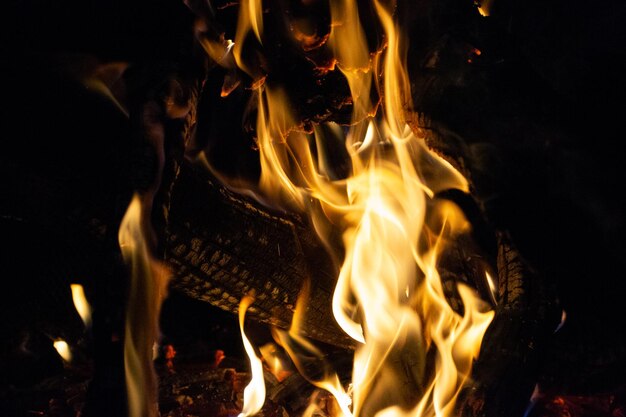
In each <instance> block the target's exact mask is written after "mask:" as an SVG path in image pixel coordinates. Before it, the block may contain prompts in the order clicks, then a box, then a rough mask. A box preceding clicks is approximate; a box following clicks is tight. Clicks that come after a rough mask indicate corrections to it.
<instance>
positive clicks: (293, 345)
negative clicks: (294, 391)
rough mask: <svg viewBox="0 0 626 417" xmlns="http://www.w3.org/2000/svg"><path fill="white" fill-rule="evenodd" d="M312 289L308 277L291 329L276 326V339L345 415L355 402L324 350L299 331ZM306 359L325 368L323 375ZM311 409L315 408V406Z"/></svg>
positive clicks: (274, 333)
mask: <svg viewBox="0 0 626 417" xmlns="http://www.w3.org/2000/svg"><path fill="white" fill-rule="evenodd" d="M310 290H311V284H310V281H308V280H307V281H305V283H304V285H303V288H302V291H301V292H300V295H299V296H298V301H297V302H296V309H295V313H294V316H293V319H292V322H291V327H290V328H289V331H288V332H285V331H283V330H280V329H277V328H273V329H272V334H273V335H274V339H276V341H277V342H278V343H279V344H280V345H281V346H282V347H283V348H284V349H285V351H287V353H288V354H289V357H291V359H292V360H293V362H294V364H295V365H296V368H297V369H298V372H300V374H301V375H302V376H303V377H304V378H306V379H307V380H308V381H309V382H310V383H311V384H313V385H314V386H316V387H317V388H321V389H323V390H326V391H328V392H329V393H331V394H332V395H333V396H334V397H335V399H336V400H337V404H338V406H339V409H340V410H341V414H342V415H344V416H351V415H352V413H351V411H350V408H349V407H350V405H351V404H352V399H351V398H350V396H349V395H348V394H347V393H346V391H345V390H344V389H343V386H342V385H341V381H340V380H339V376H338V375H337V374H336V373H335V372H334V371H333V370H332V369H331V367H330V365H329V364H328V362H327V361H326V360H325V359H324V355H323V353H322V352H321V351H320V350H319V349H318V348H317V347H315V346H314V345H313V344H312V343H311V342H309V341H308V340H306V339H305V338H304V337H302V336H301V334H300V329H301V326H302V324H303V323H304V312H305V311H306V303H307V300H308V298H309V294H310ZM307 363H314V364H315V365H316V366H315V369H321V370H322V378H321V379H314V378H312V377H311V376H310V375H308V372H307V366H306V365H307ZM309 412H312V408H311V410H309Z"/></svg>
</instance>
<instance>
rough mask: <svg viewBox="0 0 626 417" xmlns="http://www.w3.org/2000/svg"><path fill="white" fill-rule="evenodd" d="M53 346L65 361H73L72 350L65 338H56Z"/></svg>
mask: <svg viewBox="0 0 626 417" xmlns="http://www.w3.org/2000/svg"><path fill="white" fill-rule="evenodd" d="M53 346H54V348H55V349H56V351H57V352H58V353H59V356H61V357H62V358H63V360H64V361H65V362H71V361H72V352H71V350H70V347H69V345H68V344H67V342H66V341H65V340H61V339H59V340H55V341H54V343H53Z"/></svg>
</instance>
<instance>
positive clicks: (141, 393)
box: [118, 194, 169, 417]
mask: <svg viewBox="0 0 626 417" xmlns="http://www.w3.org/2000/svg"><path fill="white" fill-rule="evenodd" d="M143 204H145V203H143V202H142V199H141V197H140V196H139V195H137V194H135V195H134V196H133V199H132V200H131V202H130V204H129V206H128V209H127V210H126V214H125V215H124V218H123V219H122V223H121V225H120V229H119V235H118V239H119V244H120V248H121V250H122V255H123V256H124V260H125V261H126V263H127V264H128V265H129V267H130V270H131V277H130V286H129V294H128V308H127V312H126V329H125V333H124V367H125V371H126V389H127V392H128V408H129V416H130V417H157V416H158V407H157V378H156V375H155V372H154V367H153V364H152V358H153V347H154V344H155V343H156V342H157V341H158V336H159V313H160V309H161V303H162V301H163V298H164V297H165V294H166V289H167V283H168V280H169V274H168V271H167V269H166V268H165V267H164V266H163V265H162V264H160V263H159V262H158V261H156V260H155V259H154V258H153V257H152V255H151V252H150V246H149V244H148V240H147V237H146V234H147V230H146V224H147V223H146V219H144V218H143V213H144V211H145V210H144V209H143V207H142V206H143Z"/></svg>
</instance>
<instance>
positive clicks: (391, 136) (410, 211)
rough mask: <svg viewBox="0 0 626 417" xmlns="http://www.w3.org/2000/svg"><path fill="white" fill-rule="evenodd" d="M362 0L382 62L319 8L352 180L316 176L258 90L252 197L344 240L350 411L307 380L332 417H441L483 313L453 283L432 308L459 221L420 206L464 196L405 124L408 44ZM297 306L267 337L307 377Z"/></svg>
mask: <svg viewBox="0 0 626 417" xmlns="http://www.w3.org/2000/svg"><path fill="white" fill-rule="evenodd" d="M372 3H373V4H372V6H373V8H374V10H376V12H377V15H378V16H379V19H380V24H381V26H382V27H383V30H384V32H385V40H386V49H385V53H384V55H383V56H377V57H372V56H371V55H370V54H369V52H368V47H367V42H366V40H365V36H364V30H363V28H362V27H361V23H360V20H359V15H358V6H357V2H356V0H337V1H332V2H330V8H331V18H332V30H331V34H330V37H329V41H328V44H329V47H330V48H332V51H333V53H334V56H335V59H336V60H337V67H338V68H339V69H340V70H341V71H342V73H343V74H344V75H345V77H346V79H347V82H348V85H349V87H350V91H351V94H352V103H353V116H352V124H351V126H350V128H349V131H348V132H347V133H346V134H345V137H344V140H345V144H346V149H347V152H348V155H349V157H350V162H351V166H352V173H351V175H350V176H349V177H348V178H346V179H343V180H333V179H331V178H329V177H328V176H327V175H325V173H326V172H329V171H330V167H328V166H326V165H325V161H324V158H323V146H320V145H321V144H323V142H324V140H325V138H324V136H323V134H322V130H321V129H317V130H316V131H315V134H314V135H309V134H306V133H305V132H300V131H298V130H297V129H295V128H294V126H296V125H297V124H296V123H295V122H294V118H293V116H292V114H291V112H290V104H289V101H288V98H287V95H286V94H285V93H284V92H283V91H281V90H280V89H279V88H277V87H270V86H268V85H259V86H258V87H257V93H258V94H257V97H258V109H259V111H258V119H257V135H258V136H257V140H258V144H259V150H260V157H261V168H262V173H261V180H260V188H261V189H262V190H263V192H264V193H265V194H266V195H267V196H269V197H272V198H275V199H279V200H280V201H282V202H284V203H288V204H291V205H295V206H297V207H299V208H300V209H302V210H306V211H307V212H308V213H309V214H310V216H311V219H312V222H313V225H314V226H315V228H316V231H317V232H318V234H319V235H320V238H321V239H322V240H323V241H324V242H329V241H330V239H328V235H329V231H331V230H332V229H333V228H339V230H340V231H341V233H342V236H343V239H342V241H343V247H342V248H339V250H338V251H337V254H336V255H337V257H339V256H342V257H343V262H342V266H341V270H340V273H339V276H338V279H337V285H336V288H335V292H334V295H333V300H332V307H333V313H334V315H335V318H336V320H337V322H338V323H339V325H340V326H341V328H342V329H343V330H344V331H345V333H346V334H348V335H349V336H350V337H352V338H353V339H354V340H355V341H356V342H357V343H358V347H357V349H356V352H355V356H354V366H353V375H352V395H353V397H352V401H350V399H349V398H348V397H347V394H346V392H345V390H344V389H343V387H342V386H341V384H340V383H339V379H338V377H337V375H336V374H335V373H333V372H332V371H327V372H324V374H325V377H324V379H323V380H321V381H320V380H313V379H310V381H311V382H312V383H313V384H314V385H316V386H318V387H320V388H323V389H326V390H327V391H329V392H330V393H332V394H333V395H334V396H335V397H336V399H337V402H338V404H339V410H338V413H339V414H340V415H343V416H359V415H377V416H385V417H386V416H388V415H394V416H404V415H411V416H437V417H443V416H451V415H453V413H454V407H455V403H456V399H457V396H458V395H459V393H460V391H461V389H462V388H463V386H464V384H465V382H466V381H467V379H468V378H469V375H470V373H471V367H472V363H473V361H474V360H475V359H476V357H477V355H478V351H479V349H480V343H481V340H482V337H483V334H484V332H485V330H486V329H487V326H488V325H489V323H490V321H491V319H492V317H493V312H491V311H486V310H487V306H486V304H485V303H483V302H482V301H481V300H480V299H479V298H478V297H477V296H476V295H475V292H474V291H473V290H471V289H470V288H468V287H465V286H459V288H458V291H459V295H460V297H461V299H462V301H463V304H464V305H463V310H464V312H463V314H462V315H461V314H459V313H457V312H455V311H454V310H453V309H452V308H451V307H450V305H449V304H448V302H447V300H446V298H445V295H444V292H443V286H442V283H441V279H440V276H439V273H438V271H437V263H438V258H439V255H440V254H441V252H442V251H443V250H444V248H445V243H446V242H447V241H449V240H451V239H454V238H455V235H456V234H458V233H459V232H461V231H464V230H465V228H466V227H467V221H466V220H465V219H464V217H463V215H462V213H461V211H460V210H459V209H458V208H456V206H454V205H453V204H440V205H435V204H432V201H433V196H434V195H435V194H436V193H438V192H440V191H443V190H446V189H459V190H462V191H465V192H467V191H468V184H467V181H466V180H465V178H463V176H462V175H461V174H460V173H459V172H458V171H456V170H455V169H454V168H453V167H452V166H451V165H450V164H449V163H447V162H446V161H445V160H443V159H441V158H440V157H438V156H437V155H435V154H434V153H432V152H430V151H429V150H428V149H427V148H426V146H425V143H424V140H423V138H420V137H418V136H416V134H415V133H414V132H413V131H412V129H410V127H409V126H408V125H407V123H406V119H407V117H406V114H405V111H406V110H407V109H410V108H411V107H412V104H411V91H410V83H409V78H408V74H407V72H406V64H405V61H406V50H407V45H406V43H405V42H404V39H403V38H402V37H401V35H400V32H399V28H398V27H397V25H396V23H395V21H394V17H393V15H392V13H391V12H390V11H389V9H388V7H387V6H386V5H384V4H383V3H380V2H379V1H377V0H372ZM240 13H241V14H240V17H241V16H244V15H245V14H246V13H249V12H248V11H246V9H245V8H244V10H242V11H241V12H240ZM244 19H245V16H244ZM246 25H247V26H245V27H246V28H249V27H250V26H251V25H253V23H252V22H247V23H246ZM246 30H249V29H246ZM257 35H258V34H257ZM244 70H245V68H244ZM251 75H253V74H251ZM381 77H382V78H381ZM372 86H374V87H376V88H378V89H379V93H380V94H379V95H380V96H381V97H383V101H382V106H381V108H380V109H378V106H377V105H374V104H372V102H371V98H370V97H371V94H370V92H371V88H372ZM330 130H331V131H334V132H336V133H337V134H342V131H341V129H337V128H335V127H332V126H331V127H330ZM314 148H315V149H314ZM313 149H314V150H313ZM314 155H317V156H318V157H314ZM319 156H322V157H319ZM329 247H332V245H329ZM307 291H308V289H307V288H305V289H304V291H303V294H306V292H307ZM304 297H305V298H306V295H304ZM298 304H299V305H298V307H297V309H296V315H295V316H294V324H293V325H292V327H291V329H290V330H289V332H284V331H280V330H276V331H275V338H276V339H277V341H278V342H279V343H280V344H281V345H282V346H283V347H284V348H285V350H286V351H287V352H288V353H289V354H290V356H291V357H292V359H293V360H294V363H295V364H296V367H297V368H298V370H299V371H300V372H301V373H303V375H305V377H306V370H305V369H304V368H305V367H304V366H303V364H302V361H303V359H302V358H304V357H308V358H314V360H317V361H320V362H322V357H321V353H320V352H319V350H317V349H316V348H315V346H313V345H312V344H311V343H309V342H308V341H306V340H305V339H303V338H302V337H300V336H299V330H298V328H299V325H300V324H299V323H300V321H301V315H302V314H304V310H305V307H304V303H303V302H299V303H298Z"/></svg>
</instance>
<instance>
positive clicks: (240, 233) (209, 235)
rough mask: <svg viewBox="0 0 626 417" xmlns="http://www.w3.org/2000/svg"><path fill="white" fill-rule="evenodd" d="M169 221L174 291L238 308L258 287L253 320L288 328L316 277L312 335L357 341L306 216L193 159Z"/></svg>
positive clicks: (309, 324) (309, 317)
mask: <svg viewBox="0 0 626 417" xmlns="http://www.w3.org/2000/svg"><path fill="white" fill-rule="evenodd" d="M169 218H170V223H169V225H168V237H167V243H166V246H167V254H166V259H167V260H168V262H169V263H170V264H171V265H172V270H173V272H174V280H173V283H172V287H173V288H174V289H176V290H180V291H183V292H184V293H186V294H188V295H190V296H192V297H194V298H197V299H200V300H204V301H207V302H210V303H211V304H213V305H215V306H217V307H219V308H222V309H224V310H227V311H230V312H233V313H236V312H237V311H238V306H239V302H240V300H241V298H242V297H243V296H244V295H246V294H248V293H249V292H251V291H254V292H255V293H256V295H255V297H256V302H255V303H254V304H253V305H252V307H251V308H250V310H249V317H251V318H253V319H257V320H260V321H262V322H265V323H269V324H272V325H277V326H279V327H282V328H286V327H288V326H289V325H290V323H291V318H292V315H293V311H294V308H295V304H296V299H297V297H298V294H299V292H300V289H301V288H302V285H303V282H304V280H305V279H310V280H311V283H312V291H311V297H312V299H311V300H310V302H309V306H308V311H307V313H306V319H305V326H304V331H305V333H306V335H307V336H310V337H312V338H315V339H318V340H323V341H325V342H327V343H334V344H338V345H340V346H349V345H350V344H351V343H350V342H349V341H348V338H347V336H345V335H344V334H343V333H342V332H341V331H340V329H339V327H338V326H337V324H336V323H335V322H334V319H333V316H332V313H331V311H330V300H331V298H332V291H333V288H334V281H335V271H334V268H333V265H332V263H331V260H330V258H329V257H328V255H326V254H325V252H324V251H323V250H322V248H321V244H320V243H319V242H318V240H317V238H316V237H315V235H314V234H313V232H312V230H311V229H310V228H309V227H308V226H307V225H306V224H305V223H304V222H303V220H302V219H301V218H298V217H297V216H295V215H288V214H287V213H276V212H271V211H270V210H268V209H266V208H263V207H262V206H260V205H259V204H258V203H255V202H253V201H252V200H250V199H248V198H245V197H242V196H240V195H237V194H235V193H233V192H231V191H229V190H228V189H226V188H225V187H224V186H221V185H219V184H217V183H216V182H215V180H214V179H211V178H210V177H209V175H208V174H207V173H202V172H199V171H198V170H195V169H194V168H192V166H190V165H189V164H184V165H183V166H182V167H181V172H180V174H179V178H178V180H177V181H176V184H175V185H174V187H173V189H172V200H171V205H170V212H169ZM307 255H308V256H307Z"/></svg>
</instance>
